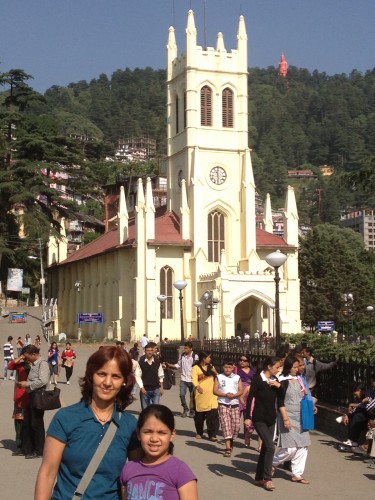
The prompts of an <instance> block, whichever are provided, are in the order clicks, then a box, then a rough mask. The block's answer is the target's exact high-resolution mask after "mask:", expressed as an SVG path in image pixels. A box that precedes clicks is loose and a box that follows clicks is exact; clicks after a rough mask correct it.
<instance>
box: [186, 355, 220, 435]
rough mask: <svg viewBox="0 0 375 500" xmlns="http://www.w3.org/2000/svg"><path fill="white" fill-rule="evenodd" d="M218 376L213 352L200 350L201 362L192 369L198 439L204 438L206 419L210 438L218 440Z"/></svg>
mask: <svg viewBox="0 0 375 500" xmlns="http://www.w3.org/2000/svg"><path fill="white" fill-rule="evenodd" d="M216 377H217V372H216V370H215V367H214V366H213V365H212V364H211V353H209V352H200V353H199V363H197V364H195V365H194V366H193V369H192V370H191V381H192V384H193V387H194V391H195V398H194V401H195V414H194V423H195V430H196V433H197V434H196V436H195V437H196V438H197V439H202V437H203V426H204V422H205V421H206V425H207V434H208V439H209V440H210V441H217V437H216V436H217V433H218V432H219V415H218V411H217V407H218V402H217V396H215V394H214V382H215V379H216Z"/></svg>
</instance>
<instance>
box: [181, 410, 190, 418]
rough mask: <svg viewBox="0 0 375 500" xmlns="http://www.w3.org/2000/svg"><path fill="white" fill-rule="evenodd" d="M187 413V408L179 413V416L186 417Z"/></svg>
mask: <svg viewBox="0 0 375 500" xmlns="http://www.w3.org/2000/svg"><path fill="white" fill-rule="evenodd" d="M188 415H189V410H184V411H183V412H182V413H181V417H182V418H186V417H187V416H188Z"/></svg>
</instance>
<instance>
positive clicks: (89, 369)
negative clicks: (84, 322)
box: [79, 346, 134, 411]
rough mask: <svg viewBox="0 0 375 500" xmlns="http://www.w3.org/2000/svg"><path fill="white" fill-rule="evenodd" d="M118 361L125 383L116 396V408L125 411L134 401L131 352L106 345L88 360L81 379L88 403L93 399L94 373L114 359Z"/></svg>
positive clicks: (82, 391)
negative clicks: (132, 394)
mask: <svg viewBox="0 0 375 500" xmlns="http://www.w3.org/2000/svg"><path fill="white" fill-rule="evenodd" d="M113 359H114V360H115V361H117V364H118V367H119V370H120V372H121V374H122V376H123V377H124V383H125V385H124V386H122V387H121V389H120V392H119V393H118V394H117V397H116V408H117V410H119V411H123V410H124V409H125V408H126V407H127V406H128V405H129V404H130V403H131V402H132V401H133V398H132V396H131V391H132V389H133V386H134V375H133V374H132V366H133V365H132V360H131V358H130V356H129V354H128V353H127V352H126V351H125V350H124V349H123V348H122V347H116V346H104V347H101V348H100V349H98V350H97V351H96V352H94V354H92V355H91V356H90V357H89V359H88V360H87V364H86V372H85V375H84V377H82V378H81V379H80V381H79V383H80V386H81V393H82V398H81V401H84V402H85V403H86V405H89V404H90V403H91V400H92V386H93V379H94V374H95V373H96V372H97V371H99V370H100V369H101V368H102V367H103V365H105V364H106V363H108V361H112V360H113Z"/></svg>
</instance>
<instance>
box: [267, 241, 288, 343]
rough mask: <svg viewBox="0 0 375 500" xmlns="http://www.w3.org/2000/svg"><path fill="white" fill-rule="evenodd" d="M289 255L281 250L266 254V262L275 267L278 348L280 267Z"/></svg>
mask: <svg viewBox="0 0 375 500" xmlns="http://www.w3.org/2000/svg"><path fill="white" fill-rule="evenodd" d="M287 258H288V257H287V256H286V255H285V254H283V253H281V252H280V250H277V251H276V252H272V253H269V254H268V255H266V259H265V260H266V262H267V264H269V265H270V266H272V267H273V268H274V269H275V278H274V280H275V320H276V321H275V334H276V335H275V341H276V348H277V347H279V345H280V333H281V331H280V290H279V283H280V274H279V267H280V266H282V265H283V264H284V263H285V261H286V259H287Z"/></svg>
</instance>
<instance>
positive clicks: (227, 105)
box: [221, 88, 233, 128]
mask: <svg viewBox="0 0 375 500" xmlns="http://www.w3.org/2000/svg"><path fill="white" fill-rule="evenodd" d="M221 105H222V117H223V127H231V128H233V92H232V91H231V89H228V88H226V89H224V90H223V94H222V103H221Z"/></svg>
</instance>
